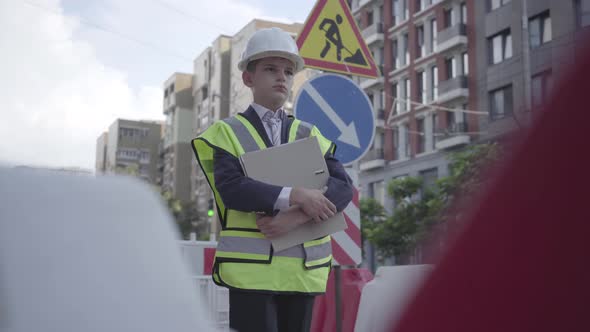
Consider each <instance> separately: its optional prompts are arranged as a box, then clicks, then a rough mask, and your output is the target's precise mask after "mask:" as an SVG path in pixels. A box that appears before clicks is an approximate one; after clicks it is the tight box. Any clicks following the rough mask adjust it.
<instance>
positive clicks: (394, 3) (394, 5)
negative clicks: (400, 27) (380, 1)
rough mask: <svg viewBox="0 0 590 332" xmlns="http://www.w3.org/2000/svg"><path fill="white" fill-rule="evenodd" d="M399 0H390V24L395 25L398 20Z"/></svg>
mask: <svg viewBox="0 0 590 332" xmlns="http://www.w3.org/2000/svg"><path fill="white" fill-rule="evenodd" d="M399 5H400V3H399V0H391V26H396V25H397V22H398V21H400V19H399V17H398V15H399V14H400V8H399Z"/></svg>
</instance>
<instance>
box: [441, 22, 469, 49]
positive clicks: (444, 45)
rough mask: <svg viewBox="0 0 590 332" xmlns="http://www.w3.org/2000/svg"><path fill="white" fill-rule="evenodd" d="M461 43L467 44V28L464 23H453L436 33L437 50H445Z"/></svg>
mask: <svg viewBox="0 0 590 332" xmlns="http://www.w3.org/2000/svg"><path fill="white" fill-rule="evenodd" d="M461 45H467V29H466V26H465V24H463V23H460V24H455V25H453V26H452V27H450V28H446V29H445V30H443V31H441V32H439V33H438V37H437V50H438V52H445V51H447V50H450V49H453V48H455V47H457V46H461Z"/></svg>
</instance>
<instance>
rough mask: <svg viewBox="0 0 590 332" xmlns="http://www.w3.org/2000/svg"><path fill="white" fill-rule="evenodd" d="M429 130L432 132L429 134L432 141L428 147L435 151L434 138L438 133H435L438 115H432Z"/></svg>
mask: <svg viewBox="0 0 590 332" xmlns="http://www.w3.org/2000/svg"><path fill="white" fill-rule="evenodd" d="M431 129H432V130H431V132H430V135H431V137H432V140H431V141H430V142H431V144H432V145H431V146H430V149H431V150H436V138H437V137H436V136H437V133H438V132H437V131H438V114H436V113H433V114H432V128H431Z"/></svg>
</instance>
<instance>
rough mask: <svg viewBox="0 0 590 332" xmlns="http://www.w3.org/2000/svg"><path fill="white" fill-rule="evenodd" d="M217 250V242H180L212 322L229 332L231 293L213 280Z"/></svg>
mask: <svg viewBox="0 0 590 332" xmlns="http://www.w3.org/2000/svg"><path fill="white" fill-rule="evenodd" d="M216 248H217V242H216V241H195V240H194V237H192V238H191V240H189V241H180V249H181V252H182V257H183V259H184V261H185V262H186V264H187V266H188V269H189V273H190V277H191V279H192V280H193V282H194V284H195V288H196V289H197V291H198V292H199V295H200V297H201V301H202V302H203V304H204V305H205V307H206V308H207V309H208V314H209V317H210V318H211V321H213V322H214V323H215V325H216V327H217V329H218V330H220V331H229V292H228V290H227V288H224V287H219V286H217V285H215V283H214V282H213V279H211V270H212V267H213V259H214V258H215V249H216Z"/></svg>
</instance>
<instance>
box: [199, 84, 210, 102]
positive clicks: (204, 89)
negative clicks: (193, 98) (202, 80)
mask: <svg viewBox="0 0 590 332" xmlns="http://www.w3.org/2000/svg"><path fill="white" fill-rule="evenodd" d="M201 98H202V100H207V98H209V89H208V88H207V86H206V85H205V86H203V87H202V88H201Z"/></svg>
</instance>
